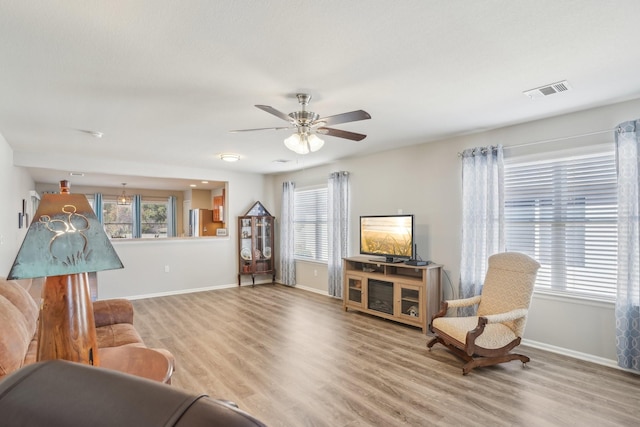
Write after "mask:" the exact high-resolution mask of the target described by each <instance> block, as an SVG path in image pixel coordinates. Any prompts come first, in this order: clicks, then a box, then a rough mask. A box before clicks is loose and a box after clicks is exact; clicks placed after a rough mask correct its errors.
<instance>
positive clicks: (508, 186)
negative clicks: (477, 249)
mask: <svg viewBox="0 0 640 427" xmlns="http://www.w3.org/2000/svg"><path fill="white" fill-rule="evenodd" d="M504 172H505V173H504V174H505V185H504V189H505V237H506V245H507V250H509V251H519V252H524V253H526V254H529V255H530V256H532V257H534V258H535V259H536V260H538V262H540V264H541V268H540V270H539V271H538V277H537V281H536V289H538V290H548V291H554V292H561V293H568V294H573V295H578V294H579V295H583V296H590V297H595V298H602V299H612V298H615V296H616V275H617V254H618V231H617V216H618V203H617V195H616V165H615V156H614V153H613V152H611V153H606V154H599V155H591V156H584V157H570V158H561V159H554V160H552V161H545V162H530V163H517V162H513V163H507V164H505V169H504Z"/></svg>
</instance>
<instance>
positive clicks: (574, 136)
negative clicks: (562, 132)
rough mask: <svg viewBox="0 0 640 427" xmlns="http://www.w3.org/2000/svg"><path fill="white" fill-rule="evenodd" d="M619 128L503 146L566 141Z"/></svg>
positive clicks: (516, 146)
mask: <svg viewBox="0 0 640 427" xmlns="http://www.w3.org/2000/svg"><path fill="white" fill-rule="evenodd" d="M618 129H619V128H616V129H605V130H597V131H595V132H589V133H581V134H579V135H571V136H561V137H560V138H553V139H543V140H540V141H531V142H524V143H522V144H516V145H509V146H505V147H504V148H505V149H506V148H518V147H526V146H529V145H537V144H546V143H548V142H556V141H566V140H567V139H574V138H583V137H585V136H592V135H601V134H603V133H608V132H613V131H614V130H618Z"/></svg>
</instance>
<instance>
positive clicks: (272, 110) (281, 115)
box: [256, 105, 295, 123]
mask: <svg viewBox="0 0 640 427" xmlns="http://www.w3.org/2000/svg"><path fill="white" fill-rule="evenodd" d="M256 107H258V108H259V109H261V110H262V111H266V112H267V113H269V114H273V115H274V116H276V117H279V118H281V119H282V120H286V121H288V122H291V123H295V120H294V119H293V118H291V117H289V116H288V115H287V114H285V113H283V112H282V111H279V110H276V109H275V108H273V107H270V106H268V105H256Z"/></svg>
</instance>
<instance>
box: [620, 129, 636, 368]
mask: <svg viewBox="0 0 640 427" xmlns="http://www.w3.org/2000/svg"><path fill="white" fill-rule="evenodd" d="M615 139H616V162H617V167H618V289H617V299H616V310H615V312H616V347H617V355H618V365H620V366H621V367H623V368H627V369H634V370H638V371H640V265H639V264H640V224H639V223H638V221H639V218H640V215H639V213H640V190H639V188H640V168H639V167H638V164H639V162H640V147H638V144H640V120H635V121H629V122H624V123H621V124H620V125H618V128H617V130H616V132H615Z"/></svg>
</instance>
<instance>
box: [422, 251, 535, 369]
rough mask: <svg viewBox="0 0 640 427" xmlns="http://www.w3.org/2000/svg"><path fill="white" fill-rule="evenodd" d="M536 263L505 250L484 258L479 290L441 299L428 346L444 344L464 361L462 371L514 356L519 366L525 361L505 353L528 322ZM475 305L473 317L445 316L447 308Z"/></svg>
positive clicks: (519, 355)
mask: <svg viewBox="0 0 640 427" xmlns="http://www.w3.org/2000/svg"><path fill="white" fill-rule="evenodd" d="M538 268H540V264H538V262H537V261H535V260H534V259H532V258H530V257H529V256H527V255H525V254H521V253H516V252H504V253H499V254H495V255H492V256H491V257H489V269H488V270H487V275H486V277H485V281H484V285H483V287H482V294H481V295H476V296H474V297H471V298H465V299H458V300H450V301H444V302H443V303H442V307H441V310H440V312H439V313H438V314H436V315H435V316H433V320H432V322H431V325H429V329H430V330H431V332H433V333H434V334H435V335H436V336H435V338H433V339H432V340H431V341H429V343H428V344H427V347H428V348H429V349H431V347H433V346H434V345H435V344H436V343H441V344H444V345H445V346H447V347H448V348H449V350H451V351H452V352H453V353H454V354H456V355H458V356H459V357H461V358H462V359H463V360H465V361H466V362H467V363H466V364H465V365H464V366H463V367H462V374H463V375H466V374H468V373H469V372H470V371H471V370H472V369H473V368H476V367H478V366H489V365H495V364H497V363H503V362H509V361H511V360H516V359H519V360H520V361H522V363H523V365H524V364H525V363H527V362H528V361H529V360H530V359H529V358H528V357H527V356H524V355H522V354H515V353H510V351H511V350H512V349H513V348H514V347H516V346H518V345H519V344H520V339H521V338H522V335H523V333H524V327H525V324H526V322H527V313H528V310H529V304H530V302H531V294H532V293H533V285H534V283H535V280H536V274H537V272H538ZM475 304H478V310H477V315H476V316H468V317H445V316H446V314H447V310H448V309H450V308H458V307H469V306H472V305H475Z"/></svg>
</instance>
